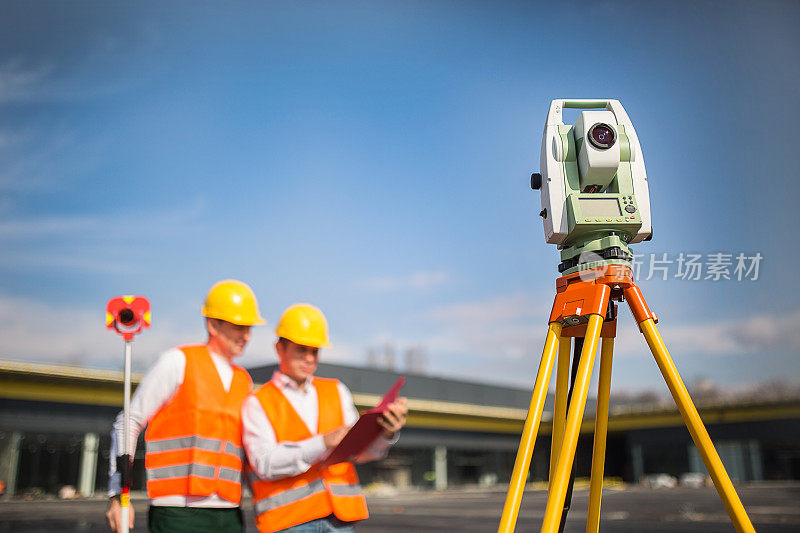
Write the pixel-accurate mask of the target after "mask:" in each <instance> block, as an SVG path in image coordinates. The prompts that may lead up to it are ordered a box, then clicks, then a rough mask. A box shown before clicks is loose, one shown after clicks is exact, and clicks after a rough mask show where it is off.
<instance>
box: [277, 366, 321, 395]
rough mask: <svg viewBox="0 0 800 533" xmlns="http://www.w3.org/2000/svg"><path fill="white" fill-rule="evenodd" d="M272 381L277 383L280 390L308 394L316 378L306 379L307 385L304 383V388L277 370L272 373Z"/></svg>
mask: <svg viewBox="0 0 800 533" xmlns="http://www.w3.org/2000/svg"><path fill="white" fill-rule="evenodd" d="M272 381H273V382H275V385H277V386H278V388H279V389H281V390H283V389H291V390H296V391H300V392H304V393H305V392H308V390H309V387H310V386H311V384H312V383H313V382H314V376H309V377H308V378H306V381H305V383H303V385H302V387H301V386H300V385H298V384H297V382H296V381H295V380H293V379H292V378H290V377H289V376H287V375H286V374H284V373H282V372H281V371H279V370H276V371H275V372H273V373H272Z"/></svg>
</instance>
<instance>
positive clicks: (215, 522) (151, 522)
mask: <svg viewBox="0 0 800 533" xmlns="http://www.w3.org/2000/svg"><path fill="white" fill-rule="evenodd" d="M147 527H148V529H149V530H150V532H151V533H207V532H210V531H211V532H219V533H244V519H243V518H242V510H241V509H240V508H238V507H233V508H230V509H228V508H204V507H158V506H150V510H149V511H148V512H147Z"/></svg>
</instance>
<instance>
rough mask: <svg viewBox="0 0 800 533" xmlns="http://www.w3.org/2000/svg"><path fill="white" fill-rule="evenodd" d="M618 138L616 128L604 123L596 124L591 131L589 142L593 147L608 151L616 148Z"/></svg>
mask: <svg viewBox="0 0 800 533" xmlns="http://www.w3.org/2000/svg"><path fill="white" fill-rule="evenodd" d="M616 140H617V136H616V134H615V133H614V128H612V127H611V126H609V125H608V124H603V123H602V122H600V123H597V124H595V125H594V126H592V127H591V128H590V129H589V142H591V143H592V146H594V147H595V148H599V149H600V150H606V149H608V148H611V147H612V146H614V141H616Z"/></svg>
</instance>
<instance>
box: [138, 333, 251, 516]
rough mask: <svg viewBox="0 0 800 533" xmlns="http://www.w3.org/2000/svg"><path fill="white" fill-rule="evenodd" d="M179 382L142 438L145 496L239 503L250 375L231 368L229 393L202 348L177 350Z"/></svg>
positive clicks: (192, 346)
mask: <svg viewBox="0 0 800 533" xmlns="http://www.w3.org/2000/svg"><path fill="white" fill-rule="evenodd" d="M179 348H180V349H181V351H183V353H184V355H185V356H186V370H185V371H184V376H183V383H182V384H181V385H180V386H179V387H178V390H177V392H175V394H174V395H173V396H172V398H171V399H170V400H169V401H168V402H167V403H166V404H165V405H164V406H163V407H162V408H161V409H159V411H158V412H157V413H156V414H155V415H154V416H153V418H152V419H150V421H149V423H148V426H147V432H146V433H145V448H146V453H145V466H146V468H147V494H148V496H149V497H150V498H151V499H152V498H162V497H164V496H210V495H212V494H215V493H216V494H218V495H219V496H220V497H221V498H223V499H225V500H227V501H229V502H233V503H237V504H238V503H239V502H240V501H241V497H242V471H243V469H244V462H245V461H244V451H243V447H242V415H241V409H242V403H243V402H244V400H245V398H247V396H248V395H249V394H250V392H251V391H252V389H253V382H252V380H251V379H250V375H249V374H248V373H247V371H246V370H245V369H243V368H240V367H238V366H235V365H234V367H233V380H232V381H231V386H230V390H228V391H227V392H226V391H225V389H224V388H223V386H222V382H221V381H220V379H219V373H218V372H217V368H216V367H215V366H214V361H212V359H211V355H210V354H209V353H208V348H206V347H205V346H204V345H201V344H198V345H187V346H180V347H179Z"/></svg>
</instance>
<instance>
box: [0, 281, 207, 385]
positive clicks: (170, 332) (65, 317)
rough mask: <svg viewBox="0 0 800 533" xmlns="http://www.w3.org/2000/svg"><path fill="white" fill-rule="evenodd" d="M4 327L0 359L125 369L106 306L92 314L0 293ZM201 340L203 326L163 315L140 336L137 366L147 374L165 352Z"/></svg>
mask: <svg viewBox="0 0 800 533" xmlns="http://www.w3.org/2000/svg"><path fill="white" fill-rule="evenodd" d="M0 323H2V324H3V332H2V335H1V336H0V358H3V359H16V360H28V361H42V362H53V363H64V364H74V365H83V366H88V367H99V368H122V362H123V357H122V354H123V342H122V337H120V336H119V335H117V334H115V333H114V332H112V331H110V330H107V329H106V327H105V307H101V308H98V309H97V310H96V311H89V310H87V309H77V308H74V307H71V306H69V305H66V304H58V305H50V304H46V303H43V302H39V301H35V300H32V299H27V298H18V297H10V296H3V295H0ZM201 340H202V330H200V329H199V328H197V327H195V328H192V329H189V328H185V327H184V328H180V327H178V326H177V325H176V323H175V322H174V321H171V320H169V319H168V318H166V317H160V318H159V320H158V323H157V324H154V327H153V328H152V329H150V330H146V331H145V332H143V333H142V334H140V335H138V336H136V337H135V340H134V343H133V364H134V367H135V368H137V369H139V370H143V369H144V368H146V367H147V366H148V365H149V364H150V363H152V362H153V361H154V360H155V358H156V357H157V355H158V354H159V353H161V352H162V351H164V350H165V349H167V348H170V347H172V346H176V345H178V344H181V343H186V342H192V341H201Z"/></svg>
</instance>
